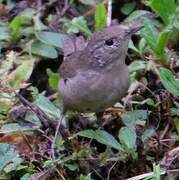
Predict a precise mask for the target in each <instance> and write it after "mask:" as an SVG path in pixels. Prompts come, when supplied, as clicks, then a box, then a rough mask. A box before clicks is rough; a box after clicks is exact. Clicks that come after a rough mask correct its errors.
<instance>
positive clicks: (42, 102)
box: [34, 94, 60, 118]
mask: <svg viewBox="0 0 179 180" xmlns="http://www.w3.org/2000/svg"><path fill="white" fill-rule="evenodd" d="M34 103H35V104H36V105H37V106H38V107H39V108H41V109H42V110H43V111H44V112H46V113H48V114H49V115H51V116H53V117H56V118H59V116H60V109H59V108H57V107H56V106H55V105H54V104H53V103H52V102H51V101H50V100H49V99H48V98H46V97H45V96H44V95H42V94H39V96H38V98H37V99H36V100H35V102H34Z"/></svg>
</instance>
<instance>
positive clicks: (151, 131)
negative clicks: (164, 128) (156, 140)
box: [142, 128, 155, 142]
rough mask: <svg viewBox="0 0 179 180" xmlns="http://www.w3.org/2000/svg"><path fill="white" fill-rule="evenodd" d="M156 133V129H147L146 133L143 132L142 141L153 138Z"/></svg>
mask: <svg viewBox="0 0 179 180" xmlns="http://www.w3.org/2000/svg"><path fill="white" fill-rule="evenodd" d="M154 133H155V130H154V129H152V128H151V129H146V130H145V131H144V133H143V134H142V141H143V142H145V141H147V140H148V139H149V138H151V137H152V136H153V135H154Z"/></svg>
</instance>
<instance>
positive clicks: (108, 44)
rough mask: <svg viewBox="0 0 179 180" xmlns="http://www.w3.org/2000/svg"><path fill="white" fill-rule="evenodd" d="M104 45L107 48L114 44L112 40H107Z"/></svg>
mask: <svg viewBox="0 0 179 180" xmlns="http://www.w3.org/2000/svg"><path fill="white" fill-rule="evenodd" d="M105 44H106V45H107V46H112V45H113V44H114V41H113V40H112V39H108V40H106V41H105Z"/></svg>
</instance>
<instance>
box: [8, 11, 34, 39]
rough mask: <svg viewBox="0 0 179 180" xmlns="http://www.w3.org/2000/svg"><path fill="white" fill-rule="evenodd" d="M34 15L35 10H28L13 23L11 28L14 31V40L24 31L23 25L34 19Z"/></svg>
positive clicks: (12, 34)
mask: <svg viewBox="0 0 179 180" xmlns="http://www.w3.org/2000/svg"><path fill="white" fill-rule="evenodd" d="M33 14H34V10H33V9H27V10H25V11H23V12H22V13H21V14H20V15H18V16H16V17H15V18H14V19H13V20H12V21H11V23H10V28H11V29H12V33H11V36H12V38H13V39H16V38H17V37H16V36H18V32H19V31H20V30H22V29H23V28H22V25H24V24H25V22H26V21H27V20H30V19H32V17H33Z"/></svg>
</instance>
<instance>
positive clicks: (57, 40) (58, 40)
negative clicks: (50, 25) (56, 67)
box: [35, 31, 65, 49]
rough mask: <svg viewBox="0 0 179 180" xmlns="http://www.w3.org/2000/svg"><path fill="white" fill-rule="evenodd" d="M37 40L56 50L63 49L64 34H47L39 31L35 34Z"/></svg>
mask: <svg viewBox="0 0 179 180" xmlns="http://www.w3.org/2000/svg"><path fill="white" fill-rule="evenodd" d="M35 35H36V37H37V39H38V40H40V41H42V42H43V43H45V44H48V45H52V46H55V47H58V48H61V49H62V48H63V41H64V37H65V35H64V34H61V33H56V32H49V31H39V32H36V33H35Z"/></svg>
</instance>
